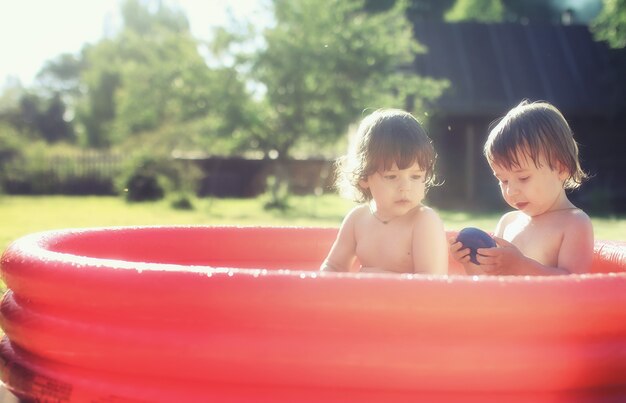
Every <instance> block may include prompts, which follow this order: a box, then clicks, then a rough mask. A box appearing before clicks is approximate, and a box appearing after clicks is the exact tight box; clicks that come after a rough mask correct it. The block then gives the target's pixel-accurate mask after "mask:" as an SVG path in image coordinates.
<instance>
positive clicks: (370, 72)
mask: <svg viewBox="0 0 626 403" xmlns="http://www.w3.org/2000/svg"><path fill="white" fill-rule="evenodd" d="M363 6H364V3H363V1H357V0H352V1H343V0H329V1H327V2H326V3H325V5H324V7H320V5H319V2H317V1H314V0H297V1H287V0H275V1H274V13H275V19H276V25H275V26H274V27H272V28H270V29H266V30H265V31H264V41H265V43H266V47H265V48H264V49H262V50H260V51H259V52H258V54H257V55H256V58H255V63H254V68H253V69H252V76H253V78H254V79H256V80H258V81H259V82H260V83H262V84H263V86H264V88H266V90H267V91H266V94H265V102H266V105H267V111H266V113H265V115H264V119H263V125H264V127H263V128H262V129H261V130H259V131H258V132H257V133H255V135H256V140H257V142H258V143H259V144H265V146H264V148H265V149H268V148H271V149H273V150H276V151H277V152H278V155H279V156H287V155H288V154H289V152H290V150H291V148H292V147H293V146H294V145H295V144H297V143H299V142H301V141H304V140H308V141H311V142H314V143H317V144H323V143H326V142H334V141H336V140H337V139H338V138H339V137H340V136H341V135H343V134H344V133H345V132H346V129H347V127H348V125H349V124H350V123H351V122H354V121H355V120H357V119H358V118H359V115H360V113H361V112H362V111H363V110H365V109H367V108H378V107H381V106H387V107H389V106H396V107H401V108H404V107H406V103H407V97H408V96H412V97H413V98H414V99H415V100H416V101H417V102H416V104H417V105H419V106H421V102H420V101H422V100H424V99H433V98H435V97H437V96H438V95H439V93H440V90H441V88H442V86H441V85H440V86H439V87H437V86H436V85H435V82H434V81H433V80H427V79H422V78H419V77H417V76H416V75H415V73H414V71H411V70H410V69H404V70H403V69H402V67H403V66H405V67H408V66H410V65H411V63H412V61H413V58H414V56H415V54H416V53H417V52H420V51H423V49H422V48H421V46H420V45H419V44H418V43H417V42H416V41H415V39H414V38H413V33H412V29H411V25H410V24H409V22H408V21H407V19H406V17H405V15H404V8H403V6H402V4H400V2H399V3H398V4H397V5H396V6H395V7H393V8H392V9H390V10H388V11H384V12H380V13H375V14H368V13H367V12H365V11H364V9H363ZM425 82H428V83H430V84H432V85H429V86H426V85H425ZM433 87H437V90H439V91H437V90H435V91H433Z"/></svg>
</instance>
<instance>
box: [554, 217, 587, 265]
mask: <svg viewBox="0 0 626 403" xmlns="http://www.w3.org/2000/svg"><path fill="white" fill-rule="evenodd" d="M593 245H594V239H593V225H592V223H591V219H589V216H587V214H585V213H584V212H582V211H580V212H579V213H578V214H576V215H575V217H574V219H573V220H571V221H570V222H569V225H568V226H567V227H566V228H565V231H564V233H563V242H562V243H561V249H559V263H558V264H559V267H560V268H563V269H565V270H567V271H568V272H569V273H576V274H581V273H588V272H589V271H590V270H591V263H592V261H593Z"/></svg>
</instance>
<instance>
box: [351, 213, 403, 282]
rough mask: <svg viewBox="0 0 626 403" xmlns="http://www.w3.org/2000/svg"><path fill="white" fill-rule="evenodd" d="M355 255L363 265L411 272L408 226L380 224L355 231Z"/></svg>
mask: <svg viewBox="0 0 626 403" xmlns="http://www.w3.org/2000/svg"><path fill="white" fill-rule="evenodd" d="M355 235H356V238H357V248H356V255H357V258H358V259H359V261H360V262H361V265H362V266H363V267H378V268H383V269H386V270H390V271H396V272H399V273H412V272H413V255H412V229H411V227H410V226H394V225H391V224H389V225H381V226H379V228H378V229H368V230H363V231H357V233H356V234H355Z"/></svg>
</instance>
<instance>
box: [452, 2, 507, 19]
mask: <svg viewBox="0 0 626 403" xmlns="http://www.w3.org/2000/svg"><path fill="white" fill-rule="evenodd" d="M503 17H504V7H503V6H502V1H501V0H457V1H456V3H455V4H454V6H453V7H452V8H451V9H450V10H448V11H447V12H446V14H445V19H446V21H450V22H455V21H466V20H469V21H480V22H500V21H502V19H503Z"/></svg>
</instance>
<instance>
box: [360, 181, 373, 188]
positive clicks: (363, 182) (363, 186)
mask: <svg viewBox="0 0 626 403" xmlns="http://www.w3.org/2000/svg"><path fill="white" fill-rule="evenodd" d="M359 186H361V188H363V189H369V187H370V184H369V183H368V182H367V179H361V180H360V181H359Z"/></svg>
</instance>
